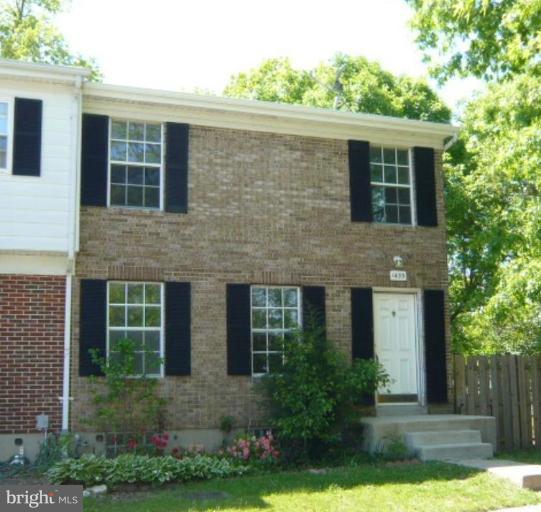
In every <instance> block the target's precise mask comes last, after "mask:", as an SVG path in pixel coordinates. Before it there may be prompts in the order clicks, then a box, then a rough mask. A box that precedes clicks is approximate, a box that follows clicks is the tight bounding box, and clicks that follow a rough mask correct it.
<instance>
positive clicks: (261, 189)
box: [72, 126, 449, 430]
mask: <svg viewBox="0 0 541 512" xmlns="http://www.w3.org/2000/svg"><path fill="white" fill-rule="evenodd" d="M436 160H437V161H436V186H437V206H438V221H439V225H438V227H436V228H427V227H412V226H390V225H381V224H380V225H378V224H373V223H372V224H368V223H352V222H351V220H350V203H349V174H348V148H347V142H346V141H343V140H326V139H319V138H309V137H301V136H289V135H279V134H266V133H260V132H248V131H239V130H231V129H219V128H208V127H201V126H191V127H190V160H189V211H188V214H172V213H165V212H157V211H142V210H127V209H120V208H98V207H84V208H82V210H81V228H80V229H81V250H80V253H79V255H78V259H77V268H76V276H77V279H75V280H74V293H73V297H74V304H73V320H74V323H73V327H74V328H73V343H74V350H73V366H72V368H73V373H72V384H73V390H72V395H73V396H74V398H75V400H74V401H73V404H72V405H73V407H72V426H73V428H75V429H84V425H83V424H82V423H81V421H80V418H81V417H82V416H84V415H85V414H89V411H90V410H89V406H88V399H89V396H88V379H86V378H81V377H79V376H78V374H77V368H78V334H79V329H78V322H79V318H78V316H79V302H78V301H79V280H80V279H81V278H100V279H126V280H132V279H133V280H149V281H165V280H171V281H174V280H179V281H190V282H191V283H192V340H191V341H192V352H191V357H192V375H191V376H189V377H166V378H165V379H163V383H162V389H163V393H164V395H165V396H166V397H167V398H168V399H169V400H170V406H169V416H168V420H167V428H168V429H171V430H172V429H185V428H217V427H218V424H219V419H220V417H222V416H224V415H233V416H234V417H235V419H236V424H237V425H256V424H257V423H258V418H259V412H258V405H257V403H258V401H257V397H256V396H255V394H254V391H253V386H252V382H251V378H249V377H233V376H228V375H227V368H226V314H225V311H226V307H225V300H226V293H225V287H226V283H253V284H291V285H309V284H313V285H324V286H325V287H326V301H327V329H328V333H329V335H330V337H331V338H332V339H334V340H336V342H337V343H338V344H339V345H340V347H341V348H342V349H343V350H344V351H346V352H347V353H350V351H351V305H350V287H352V286H371V287H387V288H390V287H393V288H397V287H407V288H419V289H422V288H443V289H446V288H447V260H446V235H445V218H444V208H443V187H442V173H441V153H439V152H436ZM395 255H400V256H402V257H403V258H404V262H405V270H407V272H408V277H409V279H408V281H407V282H406V283H391V282H390V281H389V270H390V269H391V268H393V267H392V259H393V256H395ZM447 324H448V322H447ZM447 330H448V328H447ZM448 338H449V336H448Z"/></svg>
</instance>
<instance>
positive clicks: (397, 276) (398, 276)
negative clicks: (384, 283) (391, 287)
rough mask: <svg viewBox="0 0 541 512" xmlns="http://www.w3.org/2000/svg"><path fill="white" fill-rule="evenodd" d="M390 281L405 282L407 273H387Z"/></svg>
mask: <svg viewBox="0 0 541 512" xmlns="http://www.w3.org/2000/svg"><path fill="white" fill-rule="evenodd" d="M389 276H390V278H391V281H407V280H408V273H407V272H406V271H405V270H391V271H390V272H389Z"/></svg>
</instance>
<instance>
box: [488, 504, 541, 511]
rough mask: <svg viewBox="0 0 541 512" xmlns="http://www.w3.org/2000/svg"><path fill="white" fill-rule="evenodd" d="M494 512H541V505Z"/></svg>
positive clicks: (502, 509) (501, 509)
mask: <svg viewBox="0 0 541 512" xmlns="http://www.w3.org/2000/svg"><path fill="white" fill-rule="evenodd" d="M494 512H541V505H527V506H525V507H515V508H500V509H499V510H494Z"/></svg>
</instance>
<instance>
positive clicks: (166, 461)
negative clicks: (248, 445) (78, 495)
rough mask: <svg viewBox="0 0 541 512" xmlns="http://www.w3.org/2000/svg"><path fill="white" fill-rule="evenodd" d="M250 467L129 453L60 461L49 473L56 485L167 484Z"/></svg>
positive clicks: (203, 457) (205, 459)
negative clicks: (110, 457) (112, 456)
mask: <svg viewBox="0 0 541 512" xmlns="http://www.w3.org/2000/svg"><path fill="white" fill-rule="evenodd" d="M247 471H248V468H247V467H246V466H243V465H240V464H235V463H233V462H231V461H230V460H228V459H225V458H219V457H211V456H208V455H196V456H195V457H187V458H184V459H177V458H175V457H171V456H164V457H149V456H146V455H133V454H125V455H120V456H118V457H116V458H114V459H108V458H106V457H101V456H96V455H88V454H87V455H83V456H82V457H81V458H80V459H65V460H62V461H60V462H57V463H56V464H55V465H54V466H53V467H52V468H51V469H50V470H49V471H48V472H47V476H48V478H49V480H50V481H51V482H52V483H54V484H82V485H85V486H90V485H97V484H106V485H108V486H112V487H114V486H118V485H120V484H158V485H160V484H164V483H167V482H187V481H189V480H210V479H212V478H225V477H231V476H239V475H243V474H244V473H246V472H247Z"/></svg>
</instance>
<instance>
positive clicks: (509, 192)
mask: <svg viewBox="0 0 541 512" xmlns="http://www.w3.org/2000/svg"><path fill="white" fill-rule="evenodd" d="M406 1H408V3H409V4H410V5H412V7H413V8H414V11H415V15H414V18H413V22H412V25H413V27H414V28H415V29H416V30H417V31H418V38H417V41H418V43H419V45H420V47H421V49H423V50H424V51H425V53H426V57H427V59H428V60H429V61H430V62H431V63H432V64H433V65H434V67H433V70H432V71H433V73H434V75H435V76H437V77H439V78H440V79H441V80H446V79H448V78H450V77H451V76H453V75H458V76H475V77H482V78H484V79H485V80H487V81H488V83H489V84H490V86H489V88H488V90H487V92H486V93H484V94H483V95H482V96H478V97H476V98H473V99H472V100H471V101H470V103H469V104H468V106H467V108H466V109H465V112H464V116H463V119H462V122H463V127H462V132H461V136H460V141H459V143H458V144H457V145H456V146H455V147H454V148H453V149H452V151H451V154H450V155H449V157H448V159H447V162H446V169H445V174H446V196H447V209H448V228H449V261H450V297H451V308H452V314H451V318H452V328H453V341H454V346H455V350H458V351H463V352H470V353H471V352H477V353H479V352H522V353H531V352H534V351H539V350H541V275H540V273H539V270H540V269H541V225H540V214H541V206H540V192H541V174H540V173H539V169H540V165H541V100H540V98H541V84H540V82H539V71H540V69H541V68H540V66H541V60H540V59H539V56H540V55H541V0H406Z"/></svg>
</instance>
